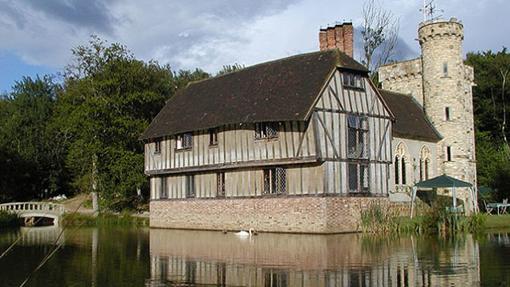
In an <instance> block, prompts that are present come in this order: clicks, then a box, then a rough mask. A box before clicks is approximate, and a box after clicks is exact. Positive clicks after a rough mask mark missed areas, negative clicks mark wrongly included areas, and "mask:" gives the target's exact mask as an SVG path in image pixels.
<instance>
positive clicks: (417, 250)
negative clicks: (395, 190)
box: [0, 227, 510, 287]
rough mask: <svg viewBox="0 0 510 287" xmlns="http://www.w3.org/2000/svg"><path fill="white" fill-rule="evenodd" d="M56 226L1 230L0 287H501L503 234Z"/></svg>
mask: <svg viewBox="0 0 510 287" xmlns="http://www.w3.org/2000/svg"><path fill="white" fill-rule="evenodd" d="M60 231H61V229H60V228H58V227H43V228H22V229H17V230H9V231H5V230H2V231H0V253H1V252H3V250H5V249H6V248H7V246H9V244H10V243H11V242H13V241H14V240H16V238H18V236H20V235H23V238H22V240H20V243H19V244H18V245H16V247H15V248H14V249H13V250H12V252H10V253H9V254H8V255H7V256H6V257H4V258H1V259H0V270H2V272H0V286H19V284H20V283H21V282H22V281H23V279H24V278H25V277H26V276H27V275H28V274H29V273H30V272H31V271H32V270H33V269H34V268H35V267H36V266H37V265H38V264H39V262H40V260H41V259H42V258H43V257H44V256H45V255H46V254H47V253H48V252H49V251H51V249H52V248H53V244H54V243H55V242H56V241H57V242H58V243H59V244H60V243H63V247H62V248H61V249H60V250H59V251H58V252H57V253H55V256H54V257H53V258H52V259H51V260H49V261H48V262H47V264H46V265H45V266H44V267H43V268H42V269H41V270H40V271H39V272H37V273H36V274H35V275H34V277H33V278H32V279H31V281H30V282H29V284H28V285H27V286H148V287H152V286H277V287H279V286H398V287H403V286H508V285H509V283H510V275H508V270H510V263H509V258H510V251H509V248H508V247H510V235H509V233H508V232H501V233H488V234H484V235H480V236H478V237H476V238H474V237H473V236H471V235H464V236H457V237H455V238H437V237H412V236H406V237H395V238H388V237H385V238H374V237H368V236H363V235H360V234H346V235H328V236H323V235H290V234H265V233H264V234H259V235H258V236H253V237H252V238H251V239H250V238H246V239H241V238H239V237H237V236H235V235H234V234H233V233H228V234H222V233H221V232H208V231H180V230H162V229H151V230H149V229H129V228H112V227H108V228H99V229H98V228H81V229H68V230H66V231H65V232H64V236H62V237H61V238H60V239H58V240H57V238H58V234H59V233H60Z"/></svg>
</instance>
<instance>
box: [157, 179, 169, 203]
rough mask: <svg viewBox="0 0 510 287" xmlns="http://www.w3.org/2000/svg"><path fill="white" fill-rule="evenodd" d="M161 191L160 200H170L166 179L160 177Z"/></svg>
mask: <svg viewBox="0 0 510 287" xmlns="http://www.w3.org/2000/svg"><path fill="white" fill-rule="evenodd" d="M159 181H160V189H159V198H160V199H166V198H168V190H167V186H166V177H160V178H159Z"/></svg>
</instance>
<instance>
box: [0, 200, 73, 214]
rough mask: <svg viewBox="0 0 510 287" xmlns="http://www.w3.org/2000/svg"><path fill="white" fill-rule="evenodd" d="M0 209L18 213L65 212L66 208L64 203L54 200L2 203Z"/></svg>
mask: <svg viewBox="0 0 510 287" xmlns="http://www.w3.org/2000/svg"><path fill="white" fill-rule="evenodd" d="M0 210H3V211H9V212H16V213H22V212H29V211H39V212H45V213H54V214H63V213H64V212H65V208H64V206H63V205H62V204H58V203H52V202H9V203H3V204H0Z"/></svg>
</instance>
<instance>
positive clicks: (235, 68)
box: [216, 63, 245, 76]
mask: <svg viewBox="0 0 510 287" xmlns="http://www.w3.org/2000/svg"><path fill="white" fill-rule="evenodd" d="M244 68H245V66H244V65H240V64H238V63H234V64H233V65H223V67H222V68H221V70H219V71H218V73H216V76H221V75H225V74H228V73H233V72H237V71H239V70H242V69H244Z"/></svg>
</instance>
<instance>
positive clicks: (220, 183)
mask: <svg viewBox="0 0 510 287" xmlns="http://www.w3.org/2000/svg"><path fill="white" fill-rule="evenodd" d="M216 196H217V197H225V173H224V172H218V173H217V174H216Z"/></svg>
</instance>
